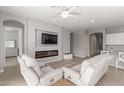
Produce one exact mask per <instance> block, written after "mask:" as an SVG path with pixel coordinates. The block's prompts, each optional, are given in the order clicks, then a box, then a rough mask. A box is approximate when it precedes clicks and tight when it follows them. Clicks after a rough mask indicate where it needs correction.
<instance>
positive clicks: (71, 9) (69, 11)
mask: <svg viewBox="0 0 124 93" xmlns="http://www.w3.org/2000/svg"><path fill="white" fill-rule="evenodd" d="M75 8H77V6H72V7H71V8H70V9H69V10H68V13H71V12H72V11H73V10H74V9H75Z"/></svg>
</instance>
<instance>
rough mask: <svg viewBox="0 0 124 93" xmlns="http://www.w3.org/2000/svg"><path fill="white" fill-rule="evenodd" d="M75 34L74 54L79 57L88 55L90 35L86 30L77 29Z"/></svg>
mask: <svg viewBox="0 0 124 93" xmlns="http://www.w3.org/2000/svg"><path fill="white" fill-rule="evenodd" d="M73 34H74V48H73V49H74V50H73V52H74V56H77V57H86V56H88V51H87V49H88V47H87V46H88V43H87V40H88V36H87V34H86V31H85V30H83V31H77V32H73Z"/></svg>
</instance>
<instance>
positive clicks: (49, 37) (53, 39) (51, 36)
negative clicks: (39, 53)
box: [42, 33, 58, 44]
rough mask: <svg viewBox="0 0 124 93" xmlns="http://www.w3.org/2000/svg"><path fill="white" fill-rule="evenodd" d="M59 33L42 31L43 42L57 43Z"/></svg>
mask: <svg viewBox="0 0 124 93" xmlns="http://www.w3.org/2000/svg"><path fill="white" fill-rule="evenodd" d="M57 38H58V36H57V35H54V34H47V33H42V44H57Z"/></svg>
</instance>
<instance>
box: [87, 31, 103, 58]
mask: <svg viewBox="0 0 124 93" xmlns="http://www.w3.org/2000/svg"><path fill="white" fill-rule="evenodd" d="M101 50H103V33H101V32H97V33H92V34H90V37H89V53H90V56H95V55H98V54H100V51H101Z"/></svg>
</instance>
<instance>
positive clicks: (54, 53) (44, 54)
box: [35, 50, 58, 59]
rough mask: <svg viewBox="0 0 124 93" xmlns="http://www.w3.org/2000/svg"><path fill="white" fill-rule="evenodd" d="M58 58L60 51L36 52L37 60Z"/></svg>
mask: <svg viewBox="0 0 124 93" xmlns="http://www.w3.org/2000/svg"><path fill="white" fill-rule="evenodd" d="M52 56H58V50H47V51H36V52H35V59H37V58H46V57H52Z"/></svg>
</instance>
